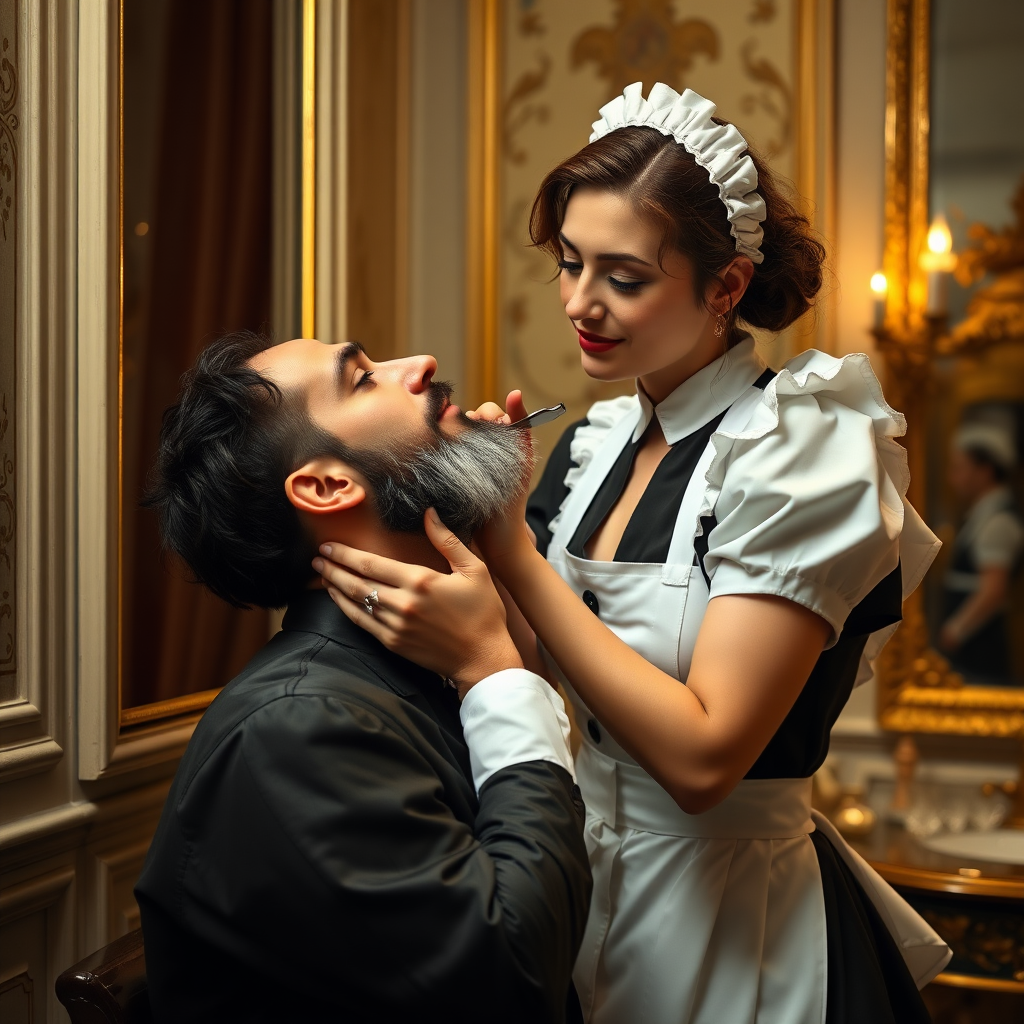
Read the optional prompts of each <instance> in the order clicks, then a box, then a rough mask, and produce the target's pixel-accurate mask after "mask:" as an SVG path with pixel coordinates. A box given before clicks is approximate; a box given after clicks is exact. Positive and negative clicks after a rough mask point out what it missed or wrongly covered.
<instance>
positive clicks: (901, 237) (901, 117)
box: [874, 0, 1024, 738]
mask: <svg viewBox="0 0 1024 1024" xmlns="http://www.w3.org/2000/svg"><path fill="white" fill-rule="evenodd" d="M930 7H931V4H930V0H889V2H888V15H887V18H888V44H887V55H886V112H885V255H884V260H883V270H884V273H885V276H886V279H887V281H888V293H887V299H886V312H885V320H884V322H883V325H882V326H881V327H880V328H877V329H876V330H875V332H874V334H875V338H876V340H877V343H878V348H879V350H880V352H881V353H882V355H883V356H884V358H885V361H886V363H887V364H888V371H889V373H888V383H887V387H886V391H887V393H888V394H889V395H890V396H891V401H892V403H893V405H894V406H895V407H896V408H897V409H901V410H902V411H903V412H904V413H905V414H906V417H907V422H908V430H907V435H906V438H905V443H906V447H907V452H908V457H909V462H910V472H911V479H912V483H911V486H910V493H909V495H908V497H909V499H910V501H911V502H912V503H913V504H914V506H915V507H916V508H917V509H919V510H921V511H922V512H925V511H926V509H925V496H926V494H927V490H926V487H925V483H926V480H925V474H926V458H925V456H926V451H927V448H926V433H927V423H928V419H927V414H928V401H929V393H930V392H931V390H932V388H933V383H934V381H933V360H934V357H935V355H936V353H937V352H941V353H942V354H945V355H953V354H956V352H957V351H959V349H958V348H957V343H956V342H955V341H954V339H952V338H950V337H949V336H948V335H947V334H946V333H945V326H946V325H945V321H944V319H943V318H932V317H929V316H928V315H926V313H925V298H926V290H927V281H926V275H925V273H924V271H922V269H921V268H920V265H919V256H920V254H921V252H922V249H923V246H924V242H925V238H926V235H927V232H928V216H929V210H928V185H929V165H928V152H929V119H930V111H929V92H930V89H929V86H930V76H929V63H930V39H931V31H930V27H931V26H930ZM876 669H877V681H878V721H879V724H880V725H881V726H882V728H883V729H887V730H890V731H893V732H900V733H946V734H957V735H970V736H1002V737H1011V738H1024V689H1019V688H1018V689H1014V688H1011V687H1006V688H1003V687H995V686H974V685H971V686H965V685H964V682H963V679H962V678H961V677H960V676H959V675H958V674H957V673H955V672H953V671H952V669H951V668H950V666H949V663H948V662H947V661H946V659H945V658H944V657H943V656H942V655H941V654H940V653H939V652H938V651H936V650H934V649H933V648H932V647H931V646H930V644H929V639H928V629H927V626H926V622H925V613H924V597H923V593H922V588H918V589H917V590H916V591H915V592H914V594H913V595H911V597H910V598H909V599H908V600H907V601H906V603H905V604H904V606H903V624H902V625H901V626H900V628H899V630H898V631H897V633H896V635H895V637H893V639H892V641H891V642H890V643H889V644H888V646H887V647H886V648H885V650H884V651H883V653H882V655H881V657H880V658H879V660H878V663H877V666H876Z"/></svg>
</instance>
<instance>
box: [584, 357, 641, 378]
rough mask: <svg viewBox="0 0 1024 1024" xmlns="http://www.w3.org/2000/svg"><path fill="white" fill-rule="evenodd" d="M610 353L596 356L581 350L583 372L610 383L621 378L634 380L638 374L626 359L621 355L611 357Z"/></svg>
mask: <svg viewBox="0 0 1024 1024" xmlns="http://www.w3.org/2000/svg"><path fill="white" fill-rule="evenodd" d="M609 354H611V353H609ZM609 354H602V355H600V356H594V355H590V354H589V353H587V352H580V366H582V367H583V372H584V373H585V374H586V375H587V376H588V377H592V378H593V379H594V380H600V381H605V382H606V383H608V384H611V383H613V382H615V381H619V380H632V379H633V378H634V377H635V376H636V374H635V373H634V372H633V370H632V369H630V367H629V366H628V364H627V361H626V360H624V359H622V358H621V357H619V358H617V359H616V358H611V359H609V358H608V355H609Z"/></svg>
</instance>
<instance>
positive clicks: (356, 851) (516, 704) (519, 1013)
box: [135, 334, 590, 1022]
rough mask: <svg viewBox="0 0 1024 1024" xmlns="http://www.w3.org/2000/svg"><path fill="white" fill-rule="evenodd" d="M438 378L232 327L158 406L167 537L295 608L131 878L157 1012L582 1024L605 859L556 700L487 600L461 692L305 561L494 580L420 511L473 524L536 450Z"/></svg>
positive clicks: (497, 603) (242, 595) (257, 597)
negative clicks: (326, 556) (589, 840)
mask: <svg viewBox="0 0 1024 1024" xmlns="http://www.w3.org/2000/svg"><path fill="white" fill-rule="evenodd" d="M436 368H437V364H436V363H435V361H434V360H433V359H432V358H431V357H429V356H421V357H416V358H410V359H398V360H392V361H389V362H383V363H374V362H372V361H371V360H370V359H369V357H368V356H367V355H366V353H365V352H364V351H363V350H362V349H361V348H360V347H359V346H357V345H353V344H349V345H342V346H328V345H323V344H321V343H319V342H317V341H312V340H309V339H298V340H295V341H289V342H287V343H285V344H282V345H278V346H274V347H270V346H269V345H268V343H267V342H266V341H265V340H264V339H261V338H259V337H258V336H255V335H252V334H236V335H231V336H228V337H226V338H223V339H221V340H220V341H218V342H216V343H214V344H213V345H212V346H210V347H209V348H208V349H206V351H204V352H203V354H202V355H201V356H200V358H199V360H198V362H197V364H196V366H195V367H194V368H193V369H192V370H191V371H190V372H189V373H188V374H186V375H185V377H184V378H183V381H182V389H181V394H180V396H179V400H178V403H177V404H176V405H175V406H173V407H172V408H171V409H169V410H168V412H167V413H166V415H165V419H164V426H163V431H162V434H161V444H160V450H159V454H158V458H157V466H156V476H155V484H154V487H153V489H152V491H151V494H150V497H149V498H148V500H147V503H148V504H149V506H150V507H151V508H153V509H155V510H156V512H157V513H158V515H159V517H160V522H161V529H162V533H163V537H164V541H165V544H166V545H167V547H168V548H169V549H171V550H173V551H174V552H176V553H177V554H178V555H180V556H181V557H182V558H183V559H184V561H185V562H186V563H187V564H188V566H189V567H190V569H191V571H192V572H193V573H194V575H195V577H196V579H197V581H198V582H200V583H202V584H203V585H205V586H207V587H208V588H209V589H210V590H212V591H213V592H214V593H216V594H218V595H220V596H221V597H223V598H225V599H226V600H228V601H230V602H232V603H233V604H236V605H240V606H251V605H258V606H262V607H267V608H275V607H281V606H283V605H285V604H287V605H288V612H287V614H286V615H285V618H284V624H283V628H282V630H281V632H279V633H278V634H277V635H276V636H275V637H274V638H273V639H272V640H271V641H270V642H269V643H268V644H267V645H266V647H264V649H263V650H262V651H260V653H259V654H257V655H256V656H255V657H254V658H253V660H252V661H251V662H250V663H249V665H248V666H247V667H246V669H245V670H244V671H243V672H242V673H241V675H239V676H238V677H237V678H236V679H234V680H233V681H232V682H231V683H229V684H228V685H227V686H226V687H225V688H224V689H223V690H222V691H221V693H220V694H219V696H218V697H217V698H216V700H214V702H213V703H212V704H211V705H210V708H209V710H208V711H207V712H206V714H205V715H204V716H203V718H202V719H201V721H200V722H199V725H198V726H197V727H196V730H195V733H194V735H193V737H192V739H191V741H190V743H189V746H188V749H187V751H186V753H185V755H184V757H183V759H182V762H181V765H180V767H179V769H178V773H177V776H176V778H175V780H174V784H173V787H172V789H171V792H170V795H169V797H168V800H167V803H166V805H165V807H164V812H163V816H162V818H161V821H160V825H159V827H158V829H157V832H156V835H155V837H154V839H153V844H152V846H151V848H150V851H149V855H148V857H147V860H146V865H145V867H144V869H143V872H142V875H141V877H140V879H139V882H138V885H137V887H136V890H135V892H136V897H137V899H138V902H139V907H140V909H141V913H142V928H143V933H144V937H145V945H146V963H147V973H148V977H149V991H150V999H151V1003H152V1006H153V1012H154V1017H155V1019H156V1020H157V1021H175V1022H182V1021H218V1022H219V1021H226V1020H232V1021H235V1020H244V1021H268V1022H269V1021H274V1022H279V1021H286V1020H296V1021H329V1020H339V1021H340V1020H343V1021H402V1022H410V1021H445V1022H457V1021H510V1022H511V1021H516V1022H521V1021H557V1022H561V1021H564V1020H567V1019H570V1020H571V1019H581V1018H580V1017H579V1004H578V1002H577V1001H576V997H575V992H574V991H573V989H572V987H571V982H570V975H571V971H572V966H573V962H574V960H575V957H576V953H577V951H578V947H579V943H580V940H581V937H582V934H583V927H584V924H585V921H586V914H587V909H588V903H589V897H590V873H589V868H588V866H587V854H586V850H585V848H584V844H583V838H582V825H583V807H582V803H581V801H580V797H579V790H578V789H577V788H576V786H575V784H574V780H573V775H572V771H573V768H572V760H571V757H570V754H569V749H568V745H567V738H568V723H567V720H566V717H565V713H564V708H563V706H562V701H561V699H560V698H559V697H558V695H557V693H556V692H555V691H554V690H553V689H552V688H551V687H550V686H549V685H548V684H547V683H546V682H544V681H543V680H542V679H541V678H540V677H539V676H536V675H534V674H533V673H532V672H528V671H527V670H526V669H524V668H523V662H522V660H521V658H520V655H519V653H518V651H517V650H516V647H515V645H514V644H513V642H512V640H511V638H509V639H508V643H507V644H499V645H495V644H494V642H493V640H491V641H489V642H488V643H487V644H482V643H481V642H479V640H478V637H485V636H489V637H493V636H494V635H495V630H494V629H493V628H491V627H492V626H493V622H494V617H495V616H498V617H501V616H503V615H504V609H503V606H502V604H501V599H500V597H499V596H498V594H497V593H496V592H495V593H494V595H493V600H492V601H491V602H489V603H486V605H485V606H482V605H481V604H480V603H479V602H477V603H475V604H474V606H473V607H472V608H469V609H467V613H466V616H467V621H466V634H465V649H464V651H462V652H460V660H459V663H458V664H457V665H455V666H454V667H452V666H451V665H450V664H449V665H446V666H445V668H446V669H449V671H446V672H445V675H447V676H448V677H449V678H448V679H447V680H446V679H444V678H442V676H441V675H439V674H436V673H434V672H431V671H429V670H426V669H423V668H420V667H418V666H416V665H414V664H412V663H411V662H409V661H406V660H404V659H402V658H400V657H398V656H397V655H395V654H393V653H391V652H390V651H388V650H387V649H386V648H384V647H383V646H382V645H381V644H380V643H378V642H377V641H376V640H375V639H374V638H373V637H372V636H370V635H369V634H368V633H366V632H364V631H363V630H362V629H360V628H358V627H357V626H356V625H354V624H353V623H351V622H350V621H349V620H348V619H347V618H346V617H345V616H344V615H343V614H342V613H341V612H340V611H338V609H337V608H336V607H335V605H334V604H333V602H332V601H331V599H330V596H329V595H328V594H327V593H326V592H325V591H323V590H322V589H319V585H318V577H316V574H315V573H314V570H313V568H312V565H311V563H312V561H313V559H314V558H315V557H316V555H317V548H318V545H319V544H320V543H322V542H323V541H325V540H326V539H328V538H332V539H334V540H340V541H342V542H346V543H351V544H353V545H355V546H358V547H360V548H362V549H366V550H371V551H374V552H376V553H379V554H384V555H387V556H390V557H392V558H399V559H402V560H403V561H405V562H409V563H417V562H418V563H421V564H423V565H425V566H430V567H431V568H434V569H446V570H449V571H451V570H454V571H455V572H456V573H459V572H464V573H480V572H486V569H485V568H484V567H483V565H482V563H479V562H478V561H476V560H472V561H469V560H467V559H466V553H465V551H464V549H463V548H462V547H461V545H456V547H458V549H459V551H460V552H461V553H462V554H461V555H460V556H459V557H460V558H462V562H461V563H458V564H455V565H452V566H449V565H446V564H445V559H444V558H443V557H442V555H441V554H440V553H439V551H438V550H437V549H436V548H435V546H434V544H432V543H431V541H430V540H429V539H428V537H427V535H426V533H425V527H424V513H425V512H426V511H427V509H428V508H433V509H436V511H437V515H438V516H439V517H440V520H441V521H443V522H444V523H446V524H447V526H448V527H450V528H451V530H452V531H453V532H454V533H455V534H457V535H458V536H460V537H462V538H463V539H468V537H469V536H470V535H471V534H472V532H473V530H474V529H476V528H477V527H479V526H480V525H481V524H482V523H483V522H484V521H486V520H487V519H488V518H489V517H492V516H495V515H500V514H501V512H502V509H503V508H504V507H505V506H506V505H508V504H509V502H510V501H512V500H513V499H514V498H515V496H516V494H517V491H518V488H519V487H521V486H523V484H524V482H525V477H526V476H527V475H528V474H527V465H526V462H527V460H528V457H529V456H528V446H527V445H524V443H523V437H522V435H521V433H520V432H519V431H515V430H511V429H509V428H508V427H506V426H503V425H500V424H497V423H489V422H483V421H477V420H471V419H469V418H467V417H466V416H465V415H464V414H463V413H461V412H460V411H459V409H458V408H457V407H456V406H454V405H452V404H451V401H450V396H451V387H450V386H449V385H446V384H441V383H437V382H434V381H433V375H434V373H435V371H436ZM427 522H428V527H427V528H429V529H432V530H439V529H440V526H439V523H438V522H437V520H436V519H432V518H430V517H429V516H428V520H427ZM435 540H436V536H435ZM453 550H454V549H453ZM365 609H366V614H368V615H371V614H374V613H375V612H376V613H377V614H383V609H379V608H378V603H377V602H375V601H374V595H373V594H372V593H371V594H368V595H367V598H366V602H365ZM505 635H506V636H507V633H506V634H505ZM460 701H461V706H460ZM460 716H461V721H460Z"/></svg>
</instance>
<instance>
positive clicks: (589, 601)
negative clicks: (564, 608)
mask: <svg viewBox="0 0 1024 1024" xmlns="http://www.w3.org/2000/svg"><path fill="white" fill-rule="evenodd" d="M583 603H584V604H585V605H586V606H587V607H588V608H589V609H590V610H591V611H592V612H593V613H594V614H595V615H600V614H601V606H600V604H598V602H597V594H595V593H594V592H593V591H592V590H584V591H583Z"/></svg>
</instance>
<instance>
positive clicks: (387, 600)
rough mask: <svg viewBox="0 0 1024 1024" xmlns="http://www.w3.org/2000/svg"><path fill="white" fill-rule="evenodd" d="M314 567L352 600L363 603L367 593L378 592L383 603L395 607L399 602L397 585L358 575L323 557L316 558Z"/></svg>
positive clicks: (380, 601) (328, 584)
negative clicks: (397, 599) (389, 584)
mask: <svg viewBox="0 0 1024 1024" xmlns="http://www.w3.org/2000/svg"><path fill="white" fill-rule="evenodd" d="M313 568H314V570H316V572H318V573H320V575H321V576H322V577H323V579H324V583H325V584H326V585H327V586H329V587H334V588H336V589H337V590H340V591H341V592H342V593H343V594H344V595H345V596H346V597H347V598H348V599H349V600H350V601H355V602H357V603H359V604H362V601H363V599H364V598H365V597H367V595H369V594H371V593H376V595H377V600H378V602H379V603H380V604H381V605H386V606H388V607H394V606H395V605H396V604H397V601H396V597H397V595H398V594H399V593H400V591H399V590H397V589H396V588H395V587H389V586H388V585H387V584H386V583H378V582H377V581H376V580H371V579H366V578H365V577H364V576H357V575H356V574H355V573H352V572H349V571H348V570H347V569H345V568H342V567H341V566H340V565H335V564H334V562H329V561H327V560H326V559H323V558H314V559H313Z"/></svg>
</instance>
